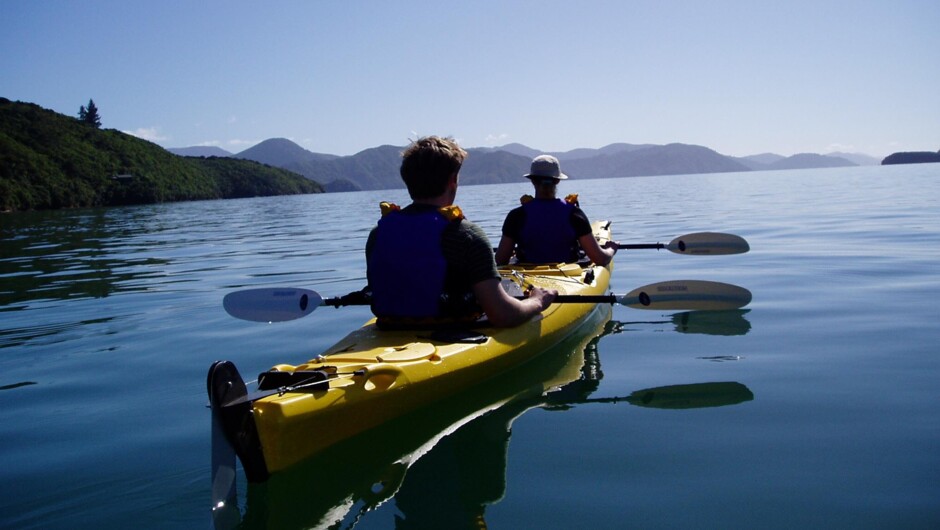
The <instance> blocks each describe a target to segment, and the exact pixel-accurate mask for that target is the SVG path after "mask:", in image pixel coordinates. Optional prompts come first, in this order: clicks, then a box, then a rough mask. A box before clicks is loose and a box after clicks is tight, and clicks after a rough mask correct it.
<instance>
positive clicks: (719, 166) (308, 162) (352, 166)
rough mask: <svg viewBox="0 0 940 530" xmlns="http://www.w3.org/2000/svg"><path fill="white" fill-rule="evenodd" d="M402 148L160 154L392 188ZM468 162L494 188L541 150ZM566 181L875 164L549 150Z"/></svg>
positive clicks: (613, 148)
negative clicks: (258, 165) (568, 178)
mask: <svg viewBox="0 0 940 530" xmlns="http://www.w3.org/2000/svg"><path fill="white" fill-rule="evenodd" d="M403 149H404V147H401V146H391V145H383V146H379V147H374V148H371V149H366V150H364V151H361V152H359V153H356V154H354V155H351V156H337V155H330V154H323V153H314V152H312V151H308V150H307V149H304V148H303V147H301V146H299V145H297V144H296V143H294V142H292V141H290V140H287V139H285V138H272V139H270V140H265V141H263V142H261V143H259V144H257V145H255V146H254V147H251V148H249V149H246V150H244V151H242V152H240V153H237V154H235V153H229V152H228V151H225V150H224V149H220V148H218V147H184V148H171V149H168V151H170V152H171V153H174V154H177V155H182V156H198V157H213V156H216V157H232V158H241V159H247V160H254V161H256V162H261V163H263V164H268V165H270V166H274V167H278V168H283V169H286V170H288V171H293V172H295V173H299V174H301V175H303V176H305V177H307V178H308V179H311V180H315V181H317V182H320V183H322V184H323V185H324V187H325V188H326V190H327V191H355V190H378V189H400V188H404V184H403V183H402V181H401V178H400V177H399V173H398V168H399V166H400V164H401V152H402V150H403ZM467 151H468V152H469V153H470V156H469V157H468V158H467V160H466V162H465V163H464V166H463V168H462V169H461V171H460V178H461V183H462V184H465V185H473V184H499V183H506V182H520V181H521V178H522V175H524V174H525V173H527V172H528V170H529V163H530V162H531V160H532V158H533V157H535V156H537V155H540V154H543V151H539V150H538V149H533V148H531V147H528V146H525V145H522V144H518V143H513V144H507V145H503V146H500V147H476V148H469V149H467ZM549 154H552V155H554V156H556V157H557V158H558V159H559V161H561V163H562V171H564V172H565V173H567V174H568V175H569V176H571V177H572V178H582V179H589V178H616V177H636V176H654V175H680V174H700V173H726V172H735V171H767V170H783V169H810V168H828V167H846V166H859V165H878V164H879V162H880V161H879V160H878V159H876V158H874V157H870V156H867V155H862V154H857V153H832V154H828V155H820V154H814V153H803V154H797V155H793V156H789V157H784V156H781V155H776V154H773V153H764V154H758V155H752V156H746V157H731V156H726V155H722V154H720V153H718V152H716V151H713V150H711V149H709V148H707V147H702V146H699V145H687V144H678V143H675V144H667V145H654V144H626V143H615V144H610V145H607V146H605V147H601V148H599V149H588V148H580V149H574V150H571V151H564V152H549Z"/></svg>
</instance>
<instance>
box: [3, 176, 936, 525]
mask: <svg viewBox="0 0 940 530" xmlns="http://www.w3.org/2000/svg"><path fill="white" fill-rule="evenodd" d="M528 188H529V186H528V184H527V183H525V182H521V183H519V184H518V185H516V184H512V185H498V186H473V187H463V188H461V189H460V191H459V192H458V198H457V203H458V204H459V205H460V206H461V207H462V208H463V210H464V211H465V213H466V214H467V215H468V217H469V218H470V219H472V220H474V221H476V222H477V223H479V224H480V225H481V226H483V227H484V228H485V229H486V230H487V232H488V233H489V234H490V236H491V238H492V239H493V240H494V243H495V240H496V238H497V237H498V233H499V228H500V225H501V222H502V218H503V216H504V215H505V212H506V211H508V210H509V209H510V208H512V207H514V206H515V204H517V199H518V197H519V196H520V195H521V194H523V193H528V192H529V189H528ZM561 191H562V192H564V193H570V192H577V193H579V194H580V198H581V205H582V207H583V208H584V209H585V210H586V212H587V213H588V215H589V216H590V217H591V218H592V219H600V218H607V219H610V220H612V221H613V229H614V234H615V238H617V239H618V240H619V241H621V242H624V243H652V242H668V241H669V240H671V239H672V238H673V237H675V236H678V235H681V234H685V233H690V232H697V231H720V232H730V233H734V234H738V235H740V236H743V237H744V238H746V239H747V240H748V241H749V243H750V245H751V251H750V252H749V253H747V254H742V255H734V256H711V257H708V256H680V255H676V254H672V253H669V252H667V251H655V250H635V251H621V252H620V253H619V254H618V255H617V258H616V261H615V268H614V275H613V280H612V284H611V287H612V289H613V290H614V291H615V292H627V291H629V290H631V289H633V288H634V287H638V286H640V285H645V284H647V283H652V282H657V281H665V280H672V279H702V280H714V281H723V282H728V283H733V284H736V285H740V286H743V287H746V288H748V289H750V290H751V291H752V293H753V295H754V300H753V302H752V303H751V304H750V305H749V306H748V307H747V308H746V309H745V310H742V311H739V312H730V313H724V314H721V315H717V316H711V317H710V316H708V315H703V314H701V313H673V312H661V311H641V310H635V309H629V308H626V307H620V306H618V307H614V308H613V310H612V312H611V313H610V315H609V316H610V319H611V320H610V322H606V325H605V322H604V321H605V320H606V316H607V315H600V316H599V317H598V319H597V321H596V322H592V323H591V325H590V326H588V328H587V329H586V330H585V331H584V333H583V335H582V336H579V337H575V338H573V339H572V340H571V341H569V342H568V343H564V344H561V345H559V346H558V347H556V348H554V349H552V350H550V351H548V352H546V354H545V356H544V358H543V359H540V360H539V363H538V364H537V365H535V366H530V367H525V368H524V369H523V370H520V371H518V373H513V374H509V375H508V376H506V377H505V378H503V379H501V380H500V381H496V382H494V383H493V384H491V385H486V386H485V388H481V389H478V390H477V391H474V392H471V393H469V394H467V395H463V396H458V397H457V398H455V399H454V400H451V402H445V403H440V404H434V405H433V406H432V408H431V409H429V410H427V411H425V412H424V413H422V414H420V415H417V416H415V417H410V418H405V419H403V420H402V421H400V422H397V423H395V424H393V425H390V426H388V427H387V428H385V429H380V430H379V431H377V432H376V433H372V434H370V437H369V438H368V439H364V440H354V441H351V442H350V444H349V445H348V446H346V447H341V448H337V449H336V450H334V451H333V452H332V453H330V454H329V455H327V456H326V457H325V458H324V459H323V460H321V461H312V462H310V463H308V464H307V465H305V466H301V467H300V468H299V469H298V470H296V471H294V472H291V473H287V474H285V475H284V476H283V477H280V478H279V479H278V480H275V479H272V481H271V482H270V483H268V484H266V485H264V486H255V485H252V486H250V487H249V486H248V485H247V484H246V483H245V481H244V478H243V477H239V482H238V492H239V497H238V511H237V513H235V514H234V515H235V519H237V520H243V522H242V523H241V525H242V526H243V527H246V528H260V527H269V528H301V527H324V528H325V527H330V528H351V527H355V528H359V529H363V528H368V529H388V528H418V527H421V526H422V524H423V523H425V522H428V521H433V522H434V523H433V526H437V527H448V528H458V527H460V526H462V525H464V526H465V525H468V524H470V523H472V522H474V521H477V522H478V521H480V520H485V522H486V524H487V525H488V526H489V527H490V528H513V529H517V528H538V529H546V528H558V529H562V528H565V529H567V528H572V527H575V526H580V527H584V528H683V527H686V528H687V527H696V528H734V527H737V528H740V527H749V528H799V527H812V528H937V527H940V384H938V379H940V349H938V346H937V344H938V343H940V325H938V323H937V322H938V320H937V307H938V300H940V165H937V164H928V165H915V166H889V167H862V168H840V169H824V170H803V171H785V172H756V173H734V174H719V175H689V176H667V177H649V178H629V179H617V180H589V181H574V180H571V181H566V182H564V183H563V184H562V189H561ZM380 200H391V201H393V202H398V203H400V204H405V203H407V202H408V201H407V197H406V195H405V193H404V192H403V191H397V190H396V191H385V192H360V193H343V194H329V195H308V196H295V197H275V198H260V199H246V200H230V201H212V202H193V203H178V204H165V205H155V206H143V207H134V208H114V209H104V210H77V211H63V212H48V213H26V214H13V215H2V216H0V226H2V230H0V238H2V239H0V484H2V486H0V493H2V494H0V527H4V528H100V527H133V528H177V527H179V528H193V527H195V528H205V527H207V526H208V525H209V519H210V516H209V487H210V479H209V475H210V466H209V457H210V423H209V419H210V418H209V411H208V409H206V407H205V405H206V390H205V376H206V370H207V369H208V367H209V365H210V363H211V362H212V361H214V360H216V359H229V360H232V361H234V362H235V363H236V364H237V365H238V366H239V369H240V370H241V371H242V373H243V374H245V375H246V378H248V379H251V378H252V377H251V376H253V375H254V374H256V373H258V372H260V371H263V370H265V369H267V368H269V367H270V366H272V365H274V364H277V363H281V362H287V363H292V364H293V363H297V362H300V361H303V360H306V359H308V358H310V357H312V356H313V355H315V354H316V353H318V352H319V351H321V350H323V349H325V348H326V347H328V346H329V345H330V344H332V343H334V342H335V341H337V340H339V339H340V338H341V337H342V336H343V335H344V334H345V333H346V332H348V331H350V330H352V329H353V328H355V327H357V326H358V325H360V324H361V323H362V322H363V321H365V320H366V319H367V318H368V316H369V313H368V309H367V308H363V307H347V308H342V309H333V308H322V309H320V310H318V311H316V312H315V313H314V314H312V315H310V316H308V317H306V318H304V319H300V320H297V321H293V322H286V323H280V324H270V325H268V324H256V323H249V322H244V321H239V320H235V319H233V318H231V317H229V316H228V315H226V313H225V312H224V311H223V310H222V305H221V299H222V296H223V295H224V294H225V293H227V292H231V291H233V290H238V289H241V288H244V287H249V286H284V285H294V286H302V287H308V288H313V289H316V290H318V291H319V292H321V293H323V294H324V295H330V296H332V295H340V294H345V293H347V292H350V291H353V290H356V289H359V288H360V287H362V285H363V284H364V277H365V270H364V266H363V262H362V248H363V246H364V244H365V239H366V236H367V234H368V231H369V229H370V228H371V227H372V226H373V224H374V222H375V220H376V217H377V216H378V207H377V203H378V201H380ZM585 358H587V360H585ZM546 382H549V383H551V384H552V385H554V386H561V387H562V388H561V390H559V391H556V392H550V393H547V394H543V393H542V391H541V388H542V385H543V384H545V383H546ZM700 383H725V385H719V386H708V387H707V388H709V389H710V390H709V392H708V393H706V394H704V395H697V396H693V397H691V398H689V397H688V396H685V397H684V398H682V400H680V401H678V402H675V401H674V402H671V403H670V402H666V403H665V404H663V403H659V404H658V402H656V401H655V400H654V401H653V402H652V403H647V404H646V406H643V405H644V404H643V403H642V402H637V401H636V400H632V401H631V400H627V399H625V398H627V397H629V396H630V395H631V394H633V393H634V392H638V391H646V390H649V389H657V392H659V393H658V394H656V395H665V394H663V392H665V390H668V389H673V390H675V389H677V388H678V389H681V388H686V389H688V388H695V389H700V388H706V387H703V386H701V385H698V384H700ZM684 385H698V386H691V387H689V386H684ZM662 387H666V389H665V390H664V389H663V388H662ZM533 388H534V389H536V390H535V391H533V390H532V389H533ZM742 388H744V390H743V391H741V390H740V389H742ZM639 395H646V396H651V395H652V394H651V393H649V392H646V393H645V394H644V393H642V392H641V393H640V394H639ZM614 398H617V399H614ZM507 399H508V400H509V402H508V404H506V405H504V406H502V407H501V408H496V409H495V410H490V411H489V412H488V413H484V412H486V411H487V410H489V409H492V408H494V407H496V405H495V404H497V403H500V402H503V401H506V400H507ZM670 407H671V408H670ZM676 407H680V408H676ZM442 431H443V432H442ZM275 478H276V479H277V478H278V477H275ZM383 481H384V484H386V486H385V487H384V488H383V486H381V485H380V484H382V483H383Z"/></svg>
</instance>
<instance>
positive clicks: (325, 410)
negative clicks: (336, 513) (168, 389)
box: [208, 221, 612, 482]
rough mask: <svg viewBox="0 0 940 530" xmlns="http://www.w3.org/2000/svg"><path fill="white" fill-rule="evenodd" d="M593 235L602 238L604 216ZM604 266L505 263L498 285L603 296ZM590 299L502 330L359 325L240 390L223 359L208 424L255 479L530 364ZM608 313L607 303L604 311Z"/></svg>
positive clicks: (577, 321) (575, 325) (567, 333)
mask: <svg viewBox="0 0 940 530" xmlns="http://www.w3.org/2000/svg"><path fill="white" fill-rule="evenodd" d="M593 229H594V236H595V238H596V239H597V240H598V241H599V242H600V243H601V244H603V243H605V242H607V241H609V240H610V238H611V235H610V223H609V222H603V221H599V222H595V223H594V224H593ZM611 267H612V263H611V264H608V265H607V266H599V265H595V264H592V263H563V264H554V265H539V266H526V265H510V266H507V267H501V268H500V272H501V274H502V275H503V277H504V281H506V282H514V283H515V284H521V285H520V286H521V287H523V288H524V287H526V286H529V285H533V286H538V287H542V288H545V289H557V290H558V292H559V294H561V295H592V296H593V295H603V294H605V293H606V291H607V289H608V285H609V283H610V274H611ZM599 310H600V309H599V308H598V305H597V303H595V302H593V301H592V302H586V303H556V304H552V305H551V306H549V307H548V308H547V309H546V310H545V311H543V312H542V313H541V314H540V315H539V316H537V317H534V318H532V319H531V320H529V321H528V322H526V323H524V324H522V325H519V326H516V327H512V328H494V327H490V326H487V325H486V323H485V322H483V323H481V324H480V325H479V326H475V327H472V328H468V329H460V330H454V329H408V330H381V329H378V328H377V327H376V323H375V319H372V320H370V321H368V322H366V323H365V324H364V325H363V326H362V327H361V328H359V329H358V330H356V331H353V332H352V333H350V334H349V335H347V336H346V337H345V338H343V339H342V340H340V341H339V342H337V343H336V344H335V345H334V346H332V347H330V348H328V349H327V350H326V351H324V352H323V353H321V354H320V355H317V356H316V357H314V358H313V359H310V360H309V361H307V362H305V363H302V364H299V365H287V364H279V365H276V366H274V367H273V368H272V369H271V370H269V371H267V372H263V373H261V374H260V375H259V376H258V388H257V390H256V391H254V392H252V393H249V392H248V389H247V387H246V385H245V382H244V380H243V379H242V377H241V375H240V374H239V373H238V370H237V369H236V368H235V365H234V364H233V363H231V362H230V361H218V362H216V363H214V364H213V365H212V367H211V368H210V369H209V376H208V391H209V400H210V404H211V407H212V410H213V421H214V424H215V425H216V426H217V427H219V428H220V429H221V431H222V432H223V433H224V436H225V438H226V440H227V441H228V442H229V443H230V444H231V445H232V446H233V447H234V449H235V452H236V454H237V455H238V458H239V459H240V460H241V462H242V467H243V468H244V470H245V475H246V476H247V478H248V480H249V481H250V482H262V481H265V480H267V478H268V477H269V476H270V474H272V473H277V472H279V471H283V470H286V469H288V468H290V467H291V466H294V465H296V464H298V463H299V462H301V461H303V460H305V459H307V458H310V457H311V456H313V455H315V454H318V453H321V452H323V451H324V450H325V449H327V448H329V447H331V446H333V445H335V444H337V443H339V442H342V441H344V440H347V439H349V438H352V437H354V436H356V435H357V434H360V433H363V432H365V431H367V430H369V429H372V428H375V427H377V426H379V425H382V424H384V423H386V422H388V421H390V420H393V419H395V418H397V417H400V416H402V415H404V414H406V413H408V412H411V411H414V410H417V409H420V408H422V407H425V406H428V405H429V404H432V403H435V402H437V401H439V400H442V399H445V398H447V397H449V396H451V395H454V394H456V393H458V392H460V391H462V390H465V389H468V388H472V387H474V386H475V385H479V384H481V383H482V382H484V381H487V380H489V379H491V378H493V377H496V376H498V375H500V374H502V373H504V372H507V371H509V370H511V369H513V368H515V367H518V366H521V365H523V364H524V363H526V362H529V361H532V360H533V359H535V358H536V357H538V356H539V354H540V353H542V352H544V351H545V350H546V349H548V348H549V347H550V346H552V345H555V344H557V343H559V342H561V341H563V340H565V339H567V338H569V337H571V336H572V335H573V334H575V333H577V332H579V330H580V328H581V327H582V326H583V325H584V324H585V323H586V322H587V321H589V320H591V318H590V317H591V315H592V314H594V313H596V312H597V311H599ZM604 310H606V311H608V312H609V307H607V308H604Z"/></svg>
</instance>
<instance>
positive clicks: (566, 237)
mask: <svg viewBox="0 0 940 530" xmlns="http://www.w3.org/2000/svg"><path fill="white" fill-rule="evenodd" d="M522 208H523V210H524V211H525V222H524V224H523V226H522V230H521V231H520V234H519V236H520V241H517V242H516V245H517V246H518V249H517V250H518V254H519V259H520V261H523V262H525V263H561V262H571V261H577V259H578V248H579V247H578V235H577V234H576V233H575V230H574V227H573V226H572V225H571V213H572V211H573V210H574V208H575V205H574V204H569V203H568V202H566V201H563V200H561V199H550V200H549V199H534V200H530V201H528V202H526V203H525V204H523V205H522Z"/></svg>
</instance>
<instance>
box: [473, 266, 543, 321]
mask: <svg viewBox="0 0 940 530" xmlns="http://www.w3.org/2000/svg"><path fill="white" fill-rule="evenodd" d="M473 294H474V295H476V299H477V302H478V303H479V304H480V307H482V308H483V312H484V313H486V316H487V318H488V319H489V320H490V323H491V324H493V325H494V326H496V327H500V328H508V327H512V326H518V325H519V324H522V323H523V322H525V321H526V320H529V319H530V318H532V317H533V316H535V315H537V314H539V313H541V312H542V311H544V310H545V308H547V307H548V306H549V305H551V303H552V300H554V299H555V296H557V295H558V291H555V290H551V291H548V290H545V289H541V288H538V287H535V288H533V289H532V290H531V291H530V292H529V294H528V297H527V298H525V299H524V300H517V299H515V298H513V297H511V296H509V295H508V294H507V293H506V291H505V290H503V288H502V287H501V286H500V285H499V280H497V279H495V278H491V279H488V280H483V281H480V282H477V283H475V284H474V285H473Z"/></svg>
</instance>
